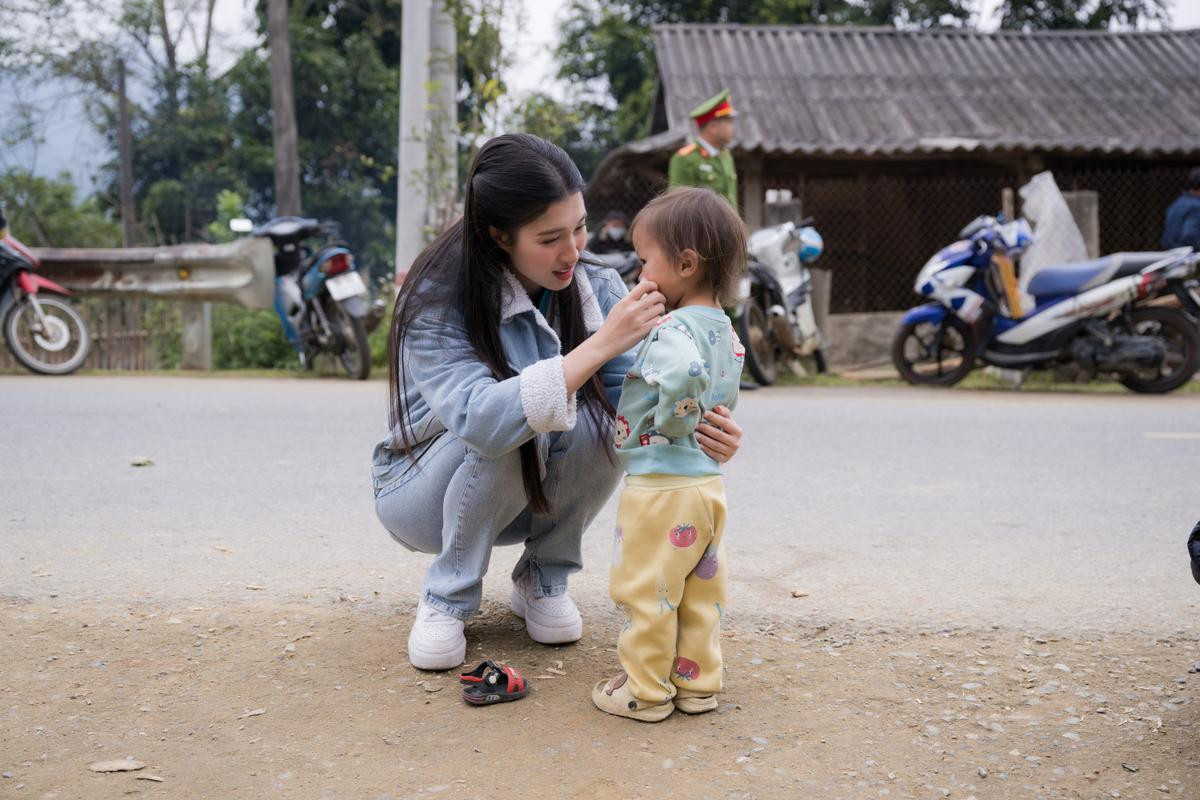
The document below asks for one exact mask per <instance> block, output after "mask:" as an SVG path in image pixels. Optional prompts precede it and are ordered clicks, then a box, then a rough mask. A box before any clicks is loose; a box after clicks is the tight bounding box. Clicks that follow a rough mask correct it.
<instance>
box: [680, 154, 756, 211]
mask: <svg viewBox="0 0 1200 800" xmlns="http://www.w3.org/2000/svg"><path fill="white" fill-rule="evenodd" d="M667 181H668V185H669V186H670V188H672V189H674V188H675V187H676V186H702V187H704V188H706V189H712V190H713V191H714V192H716V193H717V194H719V195H721V196H722V197H724V198H725V199H726V200H728V201H729V205H731V206H733V207H734V209H735V210H736V209H737V207H738V196H737V169H736V168H735V167H734V165H733V155H732V154H731V153H730V152H729V151H728V150H722V151H721V152H719V153H717V155H715V156H712V155H709V153H708V150H706V149H705V148H704V146H703V145H700V144H698V143H696V142H692V143H690V144H687V145H684V146H683V147H681V148H679V150H678V151H676V153H675V155H673V156H671V163H670V166H669V167H668V168H667Z"/></svg>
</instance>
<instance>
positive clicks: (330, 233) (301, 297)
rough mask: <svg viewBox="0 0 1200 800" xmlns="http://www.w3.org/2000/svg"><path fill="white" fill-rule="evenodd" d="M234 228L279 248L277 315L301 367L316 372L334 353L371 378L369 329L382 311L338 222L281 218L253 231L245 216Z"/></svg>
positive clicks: (355, 374)
mask: <svg viewBox="0 0 1200 800" xmlns="http://www.w3.org/2000/svg"><path fill="white" fill-rule="evenodd" d="M229 227H230V228H231V229H233V230H234V231H236V232H239V233H246V232H248V233H250V234H251V235H253V236H260V237H263V238H267V239H270V240H271V243H272V244H273V245H274V247H275V313H277V314H278V315H279V321H280V322H281V323H282V325H283V332H284V335H285V336H286V337H287V340H288V343H289V344H291V346H292V347H293V348H295V350H296V353H297V355H298V356H299V357H300V363H301V364H302V365H304V366H305V367H306V368H308V369H311V368H312V366H313V359H315V358H316V356H317V355H318V354H320V353H330V354H331V355H333V356H335V357H336V358H337V359H338V360H339V361H340V362H341V363H342V367H343V368H344V369H345V370H346V374H348V375H349V376H350V377H351V378H355V379H357V380H364V379H365V378H366V377H367V376H368V375H370V373H371V347H370V343H369V342H368V340H367V330H368V328H369V327H372V326H371V325H370V323H371V321H372V319H371V318H372V316H373V315H374V313H375V312H376V309H375V308H371V309H368V307H367V282H366V281H365V280H364V279H363V275H362V272H361V271H360V270H359V268H358V266H357V264H356V263H355V259H354V253H352V252H351V251H350V246H349V245H348V244H346V243H345V242H343V241H340V240H339V239H338V238H337V225H336V223H332V222H320V221H318V220H315V219H308V218H304V217H277V218H275V219H273V220H271V221H269V222H267V223H265V224H263V225H260V226H258V227H253V223H251V222H250V220H248V219H244V218H239V219H235V220H232V221H231V222H230V224H229Z"/></svg>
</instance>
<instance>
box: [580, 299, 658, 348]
mask: <svg viewBox="0 0 1200 800" xmlns="http://www.w3.org/2000/svg"><path fill="white" fill-rule="evenodd" d="M665 303H666V298H665V297H663V296H662V293H661V292H659V291H658V285H657V284H655V283H653V282H651V281H644V282H642V283H639V284H638V285H637V286H635V287H633V290H632V291H631V292H630V293H629V294H628V295H626V296H625V297H623V298H621V301H620V302H619V303H617V304H616V305H615V306H613V307H612V311H609V312H608V319H606V320H604V324H603V325H602V326H601V327H600V330H598V331H596V334H595V335H596V336H597V337H599V338H600V339H601V340H602V341H603V342H604V344H605V346H606V347H607V348H609V349H610V351H611V353H610V357H615V356H617V355H619V354H621V353H624V352H625V351H626V350H628V349H630V348H631V347H633V346H634V345H636V344H637V343H638V342H640V341H641V340H642V339H645V338H646V334H648V333H650V331H652V330H654V325H655V323H657V322H658V319H659V317H661V316H662V315H663V312H665V311H666V305H665Z"/></svg>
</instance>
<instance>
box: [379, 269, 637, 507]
mask: <svg viewBox="0 0 1200 800" xmlns="http://www.w3.org/2000/svg"><path fill="white" fill-rule="evenodd" d="M505 278H506V281H505V286H504V289H503V292H502V306H501V314H500V318H501V323H500V340H501V341H502V342H503V344H504V352H505V354H506V355H507V356H508V360H509V363H510V364H511V365H512V367H513V369H514V370H515V371H516V372H517V375H515V376H514V377H511V378H508V379H506V380H502V381H498V380H496V378H495V377H494V376H493V375H492V372H491V370H490V369H488V367H487V365H486V364H484V363H483V362H482V361H480V360H479V358H478V357H477V356H476V355H475V351H474V350H473V349H472V347H471V342H470V340H469V339H468V337H467V329H466V325H465V323H464V321H463V318H462V314H461V312H459V311H458V310H456V309H452V310H450V311H448V312H447V311H445V310H444V309H440V308H439V309H436V310H431V311H429V312H426V313H421V314H417V315H416V316H415V317H414V318H413V320H412V322H411V324H410V326H409V329H408V331H407V333H406V335H405V343H404V348H403V353H402V355H401V357H402V358H403V359H404V364H405V383H406V386H404V387H403V396H402V397H401V408H402V410H403V411H404V418H406V421H407V422H408V424H409V435H410V442H411V444H412V446H413V451H414V453H415V454H416V456H417V458H418V459H419V458H420V455H421V453H422V452H423V451H424V450H425V449H426V445H428V444H430V443H432V442H433V440H435V439H437V438H439V437H440V436H441V435H442V434H443V433H445V432H447V431H449V432H450V433H451V434H453V435H454V436H457V437H458V438H459V439H461V440H462V442H463V443H464V444H465V445H466V446H467V447H469V448H471V449H472V450H475V451H477V452H478V453H479V454H480V455H481V456H483V457H484V458H495V457H498V456H500V455H503V454H505V453H508V452H510V451H512V450H515V449H516V448H518V447H520V446H521V445H522V444H524V443H525V442H527V441H529V440H530V439H533V438H535V437H536V439H537V445H538V454H539V456H540V458H541V460H542V462H543V463H544V462H545V459H546V455H547V453H548V452H549V448H550V437H549V434H550V433H551V432H553V431H568V430H572V429H573V428H574V427H575V405H576V399H575V397H574V396H571V397H568V396H567V387H566V379H565V376H564V374H563V353H562V343H561V342H560V340H559V337H558V333H557V332H556V331H555V330H554V328H552V327H551V326H550V325H549V323H547V322H546V319H545V317H543V316H542V314H541V312H539V311H538V309H537V308H536V307H535V306H534V304H533V302H532V301H531V300H530V299H529V295H528V294H527V293H526V292H525V290H524V289H523V288H522V286H521V284H520V282H519V281H518V280H517V278H516V276H514V275H512V274H511V273H508V272H506V273H505ZM571 286H572V287H574V288H575V290H576V291H578V292H579V296H580V301H581V303H582V306H583V317H584V324H585V326H586V328H587V330H588V333H595V332H596V331H597V330H598V329H599V328H600V326H601V325H602V324H603V323H604V318H605V317H606V316H608V312H609V311H610V310H611V309H612V307H613V306H614V305H616V304H617V302H618V301H619V300H620V299H621V298H622V297H624V296H625V295H626V294H627V292H628V290H627V289H626V287H625V284H624V282H622V280H621V278H620V276H619V275H618V274H617V272H616V271H615V270H612V269H606V268H599V267H592V266H587V265H584V264H583V263H580V264H579V266H578V267H577V268H576V274H575V280H574V281H573V282H572V284H571ZM633 357H634V353H633V351H630V352H627V353H622V354H621V355H619V356H617V357H616V358H614V359H612V360H611V361H609V362H608V363H606V364H605V365H604V366H602V367H601V368H600V371H599V375H600V378H601V381H602V382H603V384H604V388H605V391H606V392H607V394H608V399H609V402H611V403H612V404H613V406H614V407H615V406H616V405H617V402H618V401H619V400H620V396H621V383H622V381H623V380H624V378H625V373H626V372H627V371H628V370H629V368H630V367H631V366H632V365H633ZM393 438H394V439H395V441H393ZM402 441H403V440H402V439H400V436H399V431H398V430H397V431H393V432H392V433H390V434H389V435H388V436H387V437H385V438H384V439H383V440H382V441H381V442H379V444H377V445H376V446H375V453H374V459H373V464H372V470H371V472H372V478H373V481H374V487H375V493H376V494H380V493H381V492H384V491H386V490H388V489H389V488H391V487H392V486H394V485H396V484H398V483H399V482H401V481H406V480H407V479H408V478H409V477H411V475H412V472H413V471H412V470H410V469H409V467H411V466H412V459H410V458H409V456H408V455H407V454H406V453H405V451H404V448H403V446H402V445H401V446H399V447H397V446H396V444H397V443H398V442H402Z"/></svg>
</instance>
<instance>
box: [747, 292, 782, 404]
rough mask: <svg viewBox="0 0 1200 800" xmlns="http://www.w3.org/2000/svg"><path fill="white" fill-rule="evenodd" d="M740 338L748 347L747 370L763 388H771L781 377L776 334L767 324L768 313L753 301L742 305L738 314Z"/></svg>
mask: <svg viewBox="0 0 1200 800" xmlns="http://www.w3.org/2000/svg"><path fill="white" fill-rule="evenodd" d="M738 336H739V337H740V338H741V340H742V344H743V345H745V347H746V369H748V370H749V371H750V376H751V377H752V378H754V380H756V381H758V382H759V383H760V384H762V385H763V386H770V385H771V384H772V383H774V382H775V379H776V378H777V377H778V376H779V359H778V353H777V352H776V350H777V347H776V344H775V334H774V333H772V332H771V326H770V324H769V323H768V322H767V313H766V312H765V311H763V309H762V306H760V305H759V304H758V303H756V302H754V301H753V300H748V301H747V302H745V303H743V304H742V311H741V313H740V314H738Z"/></svg>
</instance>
